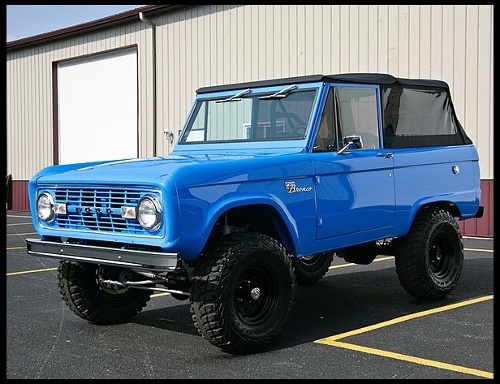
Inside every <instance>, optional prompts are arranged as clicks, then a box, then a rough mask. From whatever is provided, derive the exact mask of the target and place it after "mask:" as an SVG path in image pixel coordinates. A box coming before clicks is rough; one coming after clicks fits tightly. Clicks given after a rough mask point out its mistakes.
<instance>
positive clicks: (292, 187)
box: [285, 181, 312, 193]
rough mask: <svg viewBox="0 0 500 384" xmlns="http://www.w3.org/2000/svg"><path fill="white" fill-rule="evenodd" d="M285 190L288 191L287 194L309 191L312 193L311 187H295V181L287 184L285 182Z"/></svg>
mask: <svg viewBox="0 0 500 384" xmlns="http://www.w3.org/2000/svg"><path fill="white" fill-rule="evenodd" d="M285 189H286V190H287V191H288V193H295V192H310V191H312V187H297V186H296V185H295V181H287V182H285Z"/></svg>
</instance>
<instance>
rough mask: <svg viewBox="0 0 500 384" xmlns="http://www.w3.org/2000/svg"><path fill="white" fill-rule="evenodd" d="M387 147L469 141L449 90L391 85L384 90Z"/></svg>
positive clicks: (436, 144) (385, 141) (456, 143)
mask: <svg viewBox="0 0 500 384" xmlns="http://www.w3.org/2000/svg"><path fill="white" fill-rule="evenodd" d="M382 100H383V106H384V107H383V111H384V126H385V128H384V147H386V148H413V147H430V146H443V145H462V144H466V143H468V142H470V139H469V138H468V137H467V135H466V134H465V132H464V131H463V128H462V127H461V125H460V123H459V122H458V120H457V119H456V116H455V112H454V110H453V104H452V103H451V98H450V95H449V93H448V92H447V90H446V89H434V88H433V89H424V88H416V87H412V88H409V87H403V86H401V85H396V84H394V85H391V86H390V87H387V88H386V89H384V91H383V92H382Z"/></svg>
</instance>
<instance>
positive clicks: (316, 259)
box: [293, 252, 334, 285]
mask: <svg viewBox="0 0 500 384" xmlns="http://www.w3.org/2000/svg"><path fill="white" fill-rule="evenodd" d="M333 256H334V252H323V253H317V254H315V255H312V256H306V257H298V258H294V259H293V260H294V267H295V276H296V280H297V284H298V285H307V284H313V283H315V282H317V281H318V280H320V279H321V278H322V277H323V276H325V274H326V272H328V268H330V265H331V264H332V261H333Z"/></svg>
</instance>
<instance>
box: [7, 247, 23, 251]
mask: <svg viewBox="0 0 500 384" xmlns="http://www.w3.org/2000/svg"><path fill="white" fill-rule="evenodd" d="M14 249H26V247H7V251H11V250H14Z"/></svg>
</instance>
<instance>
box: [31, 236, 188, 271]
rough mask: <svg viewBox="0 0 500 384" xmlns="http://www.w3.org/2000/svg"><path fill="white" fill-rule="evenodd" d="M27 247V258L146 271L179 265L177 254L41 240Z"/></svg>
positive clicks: (33, 241)
mask: <svg viewBox="0 0 500 384" xmlns="http://www.w3.org/2000/svg"><path fill="white" fill-rule="evenodd" d="M26 247H27V252H28V254H29V255H34V256H43V257H53V258H56V259H62V260H72V261H79V262H82V263H93V264H105V265H114V266H117V267H124V268H134V269H144V270H148V271H167V270H171V269H175V267H176V266H177V261H178V254H177V253H162V252H149V251H140V250H133V249H122V248H111V247H100V246H94V245H81V244H71V243H56V242H53V241H46V240H41V239H26Z"/></svg>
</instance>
